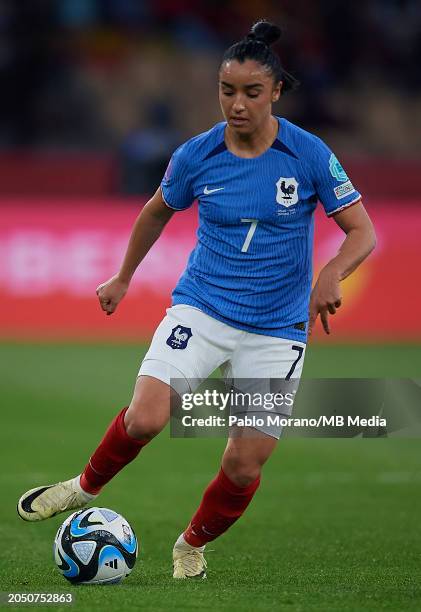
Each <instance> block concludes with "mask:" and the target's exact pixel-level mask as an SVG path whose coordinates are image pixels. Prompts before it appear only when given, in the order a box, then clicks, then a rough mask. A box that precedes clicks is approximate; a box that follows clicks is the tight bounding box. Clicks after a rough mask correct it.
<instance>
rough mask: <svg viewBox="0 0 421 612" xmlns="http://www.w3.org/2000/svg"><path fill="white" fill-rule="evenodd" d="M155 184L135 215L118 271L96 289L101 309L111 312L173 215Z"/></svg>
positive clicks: (108, 313) (124, 293)
mask: <svg viewBox="0 0 421 612" xmlns="http://www.w3.org/2000/svg"><path fill="white" fill-rule="evenodd" d="M174 212H175V211H174V210H171V209H170V208H168V206H167V205H166V204H165V202H164V199H163V197H162V191H161V187H159V188H158V189H157V191H156V193H155V194H154V195H153V196H152V198H151V199H150V200H149V201H148V202H147V204H146V205H145V206H144V207H143V209H142V210H141V212H140V214H139V216H138V217H137V219H136V221H135V223H134V225H133V229H132V233H131V236H130V240H129V244H128V246H127V250H126V254H125V256H124V259H123V263H122V264H121V268H120V271H119V272H118V273H117V274H115V275H114V276H112V277H111V278H110V279H109V280H108V281H106V282H105V283H102V284H101V285H99V287H98V288H97V290H96V293H97V296H98V299H99V303H100V305H101V308H102V310H104V311H105V312H106V313H107V315H110V314H112V313H113V312H114V311H115V309H116V308H117V306H118V304H119V302H120V301H121V300H122V299H123V297H124V296H125V295H126V293H127V290H128V288H129V285H130V281H131V279H132V276H133V274H134V273H135V271H136V268H137V267H138V265H139V264H140V262H141V261H142V260H143V259H144V257H145V256H146V255H147V253H148V252H149V250H150V248H151V247H152V245H153V244H154V242H155V241H156V240H157V239H158V238H159V236H160V234H161V232H162V230H163V229H164V227H165V225H166V224H167V223H168V221H169V220H170V219H171V217H172V216H173V214H174Z"/></svg>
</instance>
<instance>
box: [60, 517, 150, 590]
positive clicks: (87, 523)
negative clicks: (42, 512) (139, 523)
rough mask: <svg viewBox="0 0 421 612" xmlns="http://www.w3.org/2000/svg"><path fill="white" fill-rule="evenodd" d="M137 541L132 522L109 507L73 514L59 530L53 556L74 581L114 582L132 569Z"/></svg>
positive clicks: (90, 582) (62, 570) (65, 573)
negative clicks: (130, 523) (131, 525)
mask: <svg viewBox="0 0 421 612" xmlns="http://www.w3.org/2000/svg"><path fill="white" fill-rule="evenodd" d="M137 552H138V544H137V539H136V535H135V533H134V531H133V529H132V528H131V527H130V525H129V523H128V522H127V521H126V520H125V519H124V518H123V517H122V516H121V515H120V514H117V512H114V511H113V510H109V509H108V508H87V509H84V510H79V511H78V512H75V513H74V514H71V515H70V516H69V517H68V518H67V519H66V520H65V521H64V523H63V524H62V525H61V527H60V528H59V530H58V531H57V535H56V537H55V540H54V559H55V562H56V563H57V566H58V568H59V570H60V571H61V572H62V574H63V576H64V577H65V578H67V580H69V581H70V582H71V583H73V584H115V583H118V582H121V581H122V580H123V579H124V578H125V577H126V576H128V575H129V574H130V572H131V571H132V569H133V567H134V564H135V563H136V558H137Z"/></svg>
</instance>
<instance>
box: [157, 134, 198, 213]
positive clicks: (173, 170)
mask: <svg viewBox="0 0 421 612" xmlns="http://www.w3.org/2000/svg"><path fill="white" fill-rule="evenodd" d="M161 189H162V195H163V198H164V201H165V203H166V205H167V206H168V207H169V208H173V209H174V210H185V209H186V208H189V207H190V206H191V205H192V204H193V201H194V195H193V188H192V182H191V178H190V173H189V160H188V156H187V153H186V148H185V145H181V147H179V148H178V149H177V150H176V151H175V152H174V154H173V156H172V157H171V159H170V162H169V164H168V167H167V170H166V172H165V175H164V178H163V179H162V182H161Z"/></svg>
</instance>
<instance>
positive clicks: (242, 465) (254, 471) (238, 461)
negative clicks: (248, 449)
mask: <svg viewBox="0 0 421 612" xmlns="http://www.w3.org/2000/svg"><path fill="white" fill-rule="evenodd" d="M222 469H223V470H224V472H225V474H226V476H228V478H229V479H230V480H231V481H232V482H233V483H234V484H235V485H237V487H248V485H250V484H251V483H252V482H254V481H255V480H256V479H257V478H259V476H260V472H261V466H260V465H259V464H258V463H256V462H254V461H247V460H244V459H243V458H241V457H236V456H233V455H231V456H230V457H229V458H228V457H224V460H223V461H222Z"/></svg>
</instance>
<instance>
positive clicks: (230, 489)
mask: <svg viewBox="0 0 421 612" xmlns="http://www.w3.org/2000/svg"><path fill="white" fill-rule="evenodd" d="M279 36H280V30H279V28H278V27H277V26H275V25H273V24H270V23H268V22H265V21H260V22H258V23H256V24H255V25H254V26H253V27H252V29H251V31H250V33H249V34H248V35H247V36H246V37H245V38H244V39H243V40H241V41H240V42H238V43H236V44H234V45H233V46H231V47H230V48H229V49H228V50H227V51H226V52H225V54H224V57H223V60H222V64H221V67H220V72H219V99H220V104H221V109H222V113H223V115H224V118H225V121H224V122H222V123H218V124H217V125H215V126H214V127H213V128H211V129H210V130H209V131H208V132H205V133H203V134H200V135H199V136H196V137H195V138H192V139H191V140H189V141H187V142H186V143H185V144H183V145H182V146H180V147H179V148H178V149H177V150H176V151H175V153H174V155H173V156H172V159H171V161H170V163H169V166H168V169H167V172H166V174H165V177H164V179H163V181H162V183H161V186H160V187H159V188H158V190H157V192H156V193H155V195H154V196H153V197H152V199H151V200H149V202H148V203H147V204H146V206H145V207H144V208H143V210H142V211H141V213H140V214H139V216H138V218H137V220H136V222H135V224H134V227H133V230H132V234H131V237H130V241H129V244H128V248H127V252H126V255H125V257H124V260H123V263H122V266H121V269H120V271H119V272H118V274H116V275H115V276H113V277H112V278H111V279H110V280H108V281H107V282H105V283H103V284H102V285H100V286H99V287H98V289H97V295H98V298H99V302H100V305H101V307H102V309H103V310H104V311H105V312H106V313H107V315H111V314H112V313H113V312H115V310H116V308H117V306H118V304H119V303H120V301H121V300H122V298H123V297H124V295H125V294H126V292H127V290H128V288H129V284H130V280H131V278H132V276H133V274H134V272H135V270H136V268H137V267H138V265H139V264H140V262H141V261H142V260H143V258H144V257H145V256H146V254H147V253H148V251H149V249H150V248H151V247H152V245H153V244H154V242H155V241H156V240H157V239H158V237H159V236H160V234H161V232H162V230H163V228H164V227H165V225H166V224H167V223H168V221H169V220H170V219H171V217H172V215H173V214H174V213H175V212H176V211H182V210H185V209H186V208H188V207H189V206H191V205H192V203H193V201H194V200H196V199H197V200H198V202H199V231H198V242H197V245H196V247H195V249H194V250H193V252H192V254H191V256H190V259H189V262H188V265H187V268H186V270H185V272H184V274H183V275H182V277H181V279H180V280H179V282H178V284H177V286H176V288H175V290H174V293H173V303H172V307H171V308H169V309H168V310H167V315H166V317H165V318H164V319H163V321H162V322H161V324H160V325H159V327H158V329H157V331H156V333H155V335H154V337H153V340H152V343H151V346H150V348H149V351H148V353H147V354H146V356H145V358H144V360H143V362H142V365H141V367H140V371H139V376H138V378H137V381H136V385H135V390H134V395H133V399H132V401H131V403H130V405H129V406H128V407H127V408H124V409H123V410H122V411H121V412H120V413H119V414H118V415H117V416H116V417H115V419H114V420H113V421H112V423H111V424H110V426H109V428H108V430H107V431H106V433H105V435H104V438H103V440H102V441H101V443H100V445H99V446H98V448H97V449H96V450H95V452H94V453H93V455H92V457H91V458H90V461H89V463H88V464H87V465H86V467H85V469H84V470H83V472H82V474H81V475H80V476H76V477H75V478H73V479H71V480H68V481H66V482H62V483H58V484H55V485H50V486H42V487H37V488H35V489H32V490H30V491H28V492H27V493H25V494H24V495H23V496H22V497H21V499H20V500H19V503H18V512H19V515H20V516H21V517H22V518H23V519H25V520H28V521H39V520H43V519H46V518H48V517H50V516H54V515H55V514H57V513H59V512H63V511H65V510H75V509H78V508H82V507H84V506H85V505H86V504H88V503H89V502H91V501H92V500H93V499H94V498H95V497H96V496H97V495H98V494H99V492H100V491H101V489H102V487H103V486H104V485H105V484H106V483H107V482H109V481H110V480H111V478H113V476H115V475H116V474H117V473H118V472H119V471H120V470H121V469H122V468H123V467H124V466H125V465H127V464H128V463H129V462H130V461H132V460H133V459H134V458H135V457H136V456H137V455H138V453H139V451H140V450H141V449H142V448H143V447H144V446H146V445H147V444H148V443H149V441H150V440H152V438H153V437H154V436H156V435H157V434H158V433H159V432H160V431H161V430H162V429H163V428H164V427H165V425H166V424H167V422H168V419H169V403H170V402H169V399H170V393H171V392H172V383H171V379H173V380H175V379H176V380H177V381H178V382H179V381H180V380H181V381H185V389H190V390H191V391H192V390H194V384H193V383H192V381H196V383H198V382H200V381H203V380H204V379H206V378H207V377H208V376H209V374H210V373H211V372H212V371H213V370H214V369H215V368H217V367H218V366H221V368H222V370H223V373H224V374H225V376H226V377H228V378H234V379H235V380H237V379H242V380H248V379H256V378H260V379H272V378H276V379H279V378H284V379H289V378H291V377H293V378H295V379H298V378H299V377H300V374H301V371H302V367H303V357H304V351H305V346H306V339H307V334H308V333H309V332H311V329H312V328H313V326H314V324H315V322H316V319H317V317H318V315H320V318H321V322H322V325H323V328H324V330H325V332H326V333H330V329H329V315H330V314H331V315H332V314H334V313H335V312H336V309H337V308H338V307H339V306H340V305H341V289H340V282H341V281H342V280H343V279H345V278H346V277H347V276H348V275H349V274H351V272H353V271H354V270H355V269H356V268H357V266H358V265H359V264H360V263H361V262H362V261H363V260H364V259H365V258H366V257H367V255H368V254H369V253H370V252H371V250H372V249H373V248H374V246H375V235H374V230H373V226H372V224H371V221H370V219H369V217H368V215H367V213H366V212H365V210H364V208H363V205H362V203H361V196H360V194H359V193H358V192H357V191H356V190H355V189H354V187H353V186H352V183H351V181H350V180H349V179H348V177H347V175H346V173H345V171H344V170H343V168H342V166H341V165H340V163H339V162H338V160H337V159H336V157H335V156H334V155H333V153H332V152H331V151H330V150H329V148H328V147H327V146H326V145H325V144H324V143H323V142H322V141H321V140H320V139H319V138H317V137H315V136H313V135H312V134H309V133H308V132H306V131H304V130H302V129H300V128H299V127H297V126H295V125H293V124H292V123H290V122H289V121H287V120H286V119H283V118H282V119H281V118H278V117H275V116H273V115H272V104H273V102H276V101H277V100H278V99H279V97H280V95H281V93H285V92H286V91H288V90H289V89H293V88H294V86H295V85H296V81H295V79H294V78H293V77H291V75H289V74H288V73H287V72H286V71H285V70H284V69H283V68H282V66H281V64H280V60H279V58H278V56H277V55H276V54H275V53H274V52H273V51H272V49H271V44H272V43H274V42H275V41H276V40H278V38H279ZM318 200H320V201H321V202H322V204H323V206H324V209H325V211H326V213H327V215H328V216H332V217H333V218H334V220H335V221H336V223H337V224H338V225H339V227H340V228H341V229H342V230H343V231H344V232H345V234H346V237H345V240H344V242H343V244H342V246H341V248H340V250H339V252H338V254H337V255H336V256H335V257H334V258H333V259H332V260H331V261H329V262H328V263H327V265H326V266H325V267H324V268H323V270H322V271H321V272H320V275H319V277H318V279H317V282H316V284H315V286H314V288H313V290H312V291H311V281H312V242H313V213H314V210H315V208H316V204H317V201H318ZM170 383H171V384H170ZM192 387H193V388H192ZM257 429H259V428H257ZM253 431H254V433H256V430H250V431H248V430H247V428H242V429H240V430H239V431H237V435H234V436H232V437H230V438H229V440H228V443H227V446H226V449H225V452H224V454H223V457H222V462H221V468H220V470H219V472H218V474H217V476H216V477H215V479H214V480H213V481H212V482H211V483H210V484H209V486H208V487H207V489H206V491H205V493H204V496H203V499H202V502H201V504H200V506H199V508H198V509H197V511H196V512H195V514H194V515H193V517H192V519H191V521H190V523H189V525H188V527H187V529H186V530H185V531H184V533H182V534H181V535H180V537H179V538H178V540H177V541H176V543H175V546H174V550H173V560H174V569H173V571H174V573H173V575H174V577H175V578H187V577H194V576H202V577H204V576H205V568H206V562H205V559H204V556H203V551H204V547H205V545H206V543H207V542H210V541H211V540H214V539H215V538H217V537H218V536H220V535H221V534H222V533H224V532H225V531H226V530H227V529H228V528H229V527H230V526H231V525H232V524H233V523H234V522H235V521H236V520H237V519H238V518H239V517H240V516H241V515H242V514H243V513H244V511H245V509H246V508H247V506H248V505H249V503H250V502H251V500H252V498H253V495H254V493H255V492H256V490H257V488H258V486H259V482H260V474H261V470H262V466H263V464H264V463H265V461H266V460H267V459H268V457H269V456H270V455H271V453H272V451H273V450H274V448H275V446H276V443H277V440H278V438H279V436H280V433H281V432H280V429H279V428H278V429H277V428H276V427H275V428H273V427H272V428H266V427H263V428H261V431H260V432H259V433H260V435H257V436H256V435H245V434H247V433H250V434H251V433H252V432H253Z"/></svg>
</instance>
